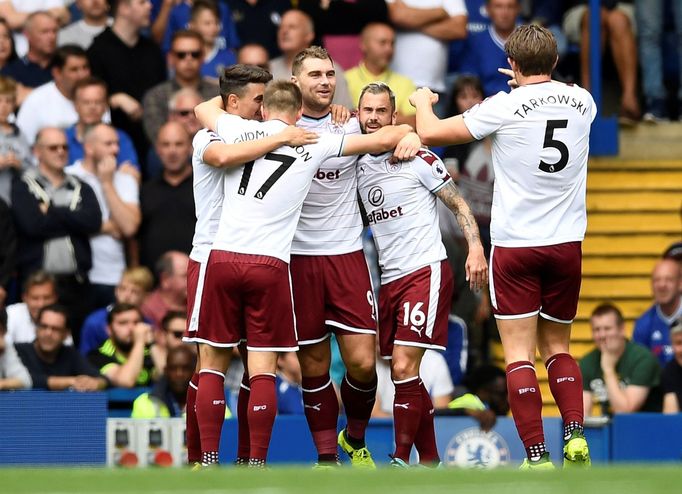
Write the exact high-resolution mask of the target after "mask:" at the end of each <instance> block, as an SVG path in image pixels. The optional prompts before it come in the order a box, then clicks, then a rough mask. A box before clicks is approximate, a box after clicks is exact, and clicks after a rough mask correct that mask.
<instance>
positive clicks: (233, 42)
mask: <svg viewBox="0 0 682 494" xmlns="http://www.w3.org/2000/svg"><path fill="white" fill-rule="evenodd" d="M193 3H194V2H193V0H179V1H177V2H175V6H174V7H173V9H172V10H171V12H170V14H169V16H168V27H166V28H165V29H163V31H164V35H163V42H162V43H161V47H162V48H163V51H164V52H167V51H169V50H170V49H171V44H172V39H173V36H174V35H175V33H176V32H177V31H180V30H183V29H187V28H188V27H189V23H190V20H191V17H192V4H193ZM213 3H217V4H218V9H219V10H220V26H221V29H220V36H219V37H218V39H217V46H218V47H219V48H220V49H228V50H236V49H237V48H239V36H237V28H236V27H234V24H233V23H232V13H231V12H230V8H229V7H228V6H227V4H226V3H224V2H217V1H215V0H214V1H213ZM159 17H160V16H159ZM158 25H159V18H158V17H157V19H156V21H155V22H154V26H153V27H152V32H154V30H155V29H158Z"/></svg>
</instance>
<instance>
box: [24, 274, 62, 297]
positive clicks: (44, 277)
mask: <svg viewBox="0 0 682 494" xmlns="http://www.w3.org/2000/svg"><path fill="white" fill-rule="evenodd" d="M47 283H49V284H51V285H52V287H53V288H54V289H55V291H56V290H57V280H55V278H54V276H52V275H51V274H50V273H47V272H45V271H42V270H38V271H34V272H32V273H31V274H29V275H28V278H26V281H24V287H23V288H24V292H23V293H26V292H28V291H29V290H30V289H31V288H33V287H34V286H40V285H46V284H47Z"/></svg>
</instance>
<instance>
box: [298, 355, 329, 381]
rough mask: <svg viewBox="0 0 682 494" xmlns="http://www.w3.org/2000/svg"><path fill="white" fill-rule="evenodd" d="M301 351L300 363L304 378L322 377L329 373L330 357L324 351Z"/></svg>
mask: <svg viewBox="0 0 682 494" xmlns="http://www.w3.org/2000/svg"><path fill="white" fill-rule="evenodd" d="M311 350H312V349H310V350H309V349H305V350H304V349H301V350H300V351H299V352H298V361H299V363H300V364H301V373H302V374H303V375H304V376H320V375H322V374H324V373H325V372H329V365H330V357H329V356H328V355H325V354H324V352H322V351H314V350H312V351H311Z"/></svg>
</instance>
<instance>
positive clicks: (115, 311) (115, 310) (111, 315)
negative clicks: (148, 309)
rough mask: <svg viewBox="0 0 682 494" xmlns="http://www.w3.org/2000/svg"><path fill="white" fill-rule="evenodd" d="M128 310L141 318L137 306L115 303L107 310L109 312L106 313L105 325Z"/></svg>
mask: <svg viewBox="0 0 682 494" xmlns="http://www.w3.org/2000/svg"><path fill="white" fill-rule="evenodd" d="M130 310H134V311H135V312H137V313H138V314H139V316H140V317H142V312H140V308H139V307H138V306H136V305H133V304H125V303H116V304H114V305H113V306H112V307H111V309H109V312H108V313H107V324H111V323H112V322H114V319H115V318H116V316H117V315H119V314H121V313H123V312H128V311H130Z"/></svg>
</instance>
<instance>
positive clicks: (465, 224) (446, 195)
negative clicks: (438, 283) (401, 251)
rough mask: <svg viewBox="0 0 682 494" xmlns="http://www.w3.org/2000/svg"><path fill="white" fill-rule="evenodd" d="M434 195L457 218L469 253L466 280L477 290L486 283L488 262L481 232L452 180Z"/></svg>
mask: <svg viewBox="0 0 682 494" xmlns="http://www.w3.org/2000/svg"><path fill="white" fill-rule="evenodd" d="M436 195H437V196H438V198H439V199H440V200H441V201H443V203H444V204H445V205H446V206H447V207H448V209H450V211H452V213H453V214H454V215H455V218H457V223H459V227H460V229H461V230H462V233H463V234H464V238H465V239H466V241H467V244H468V245H469V255H468V256H467V260H466V265H465V269H466V280H467V281H468V282H469V286H470V287H471V289H472V290H477V289H479V288H481V287H483V285H485V284H486V283H488V263H487V262H486V260H485V254H484V253H483V244H481V234H480V233H479V231H478V225H477V224H476V219H475V218H474V215H473V213H472V212H471V208H470V207H469V205H468V204H467V202H466V201H465V200H464V198H463V197H462V194H460V192H459V189H458V188H457V186H456V185H455V183H454V182H453V181H452V180H450V181H449V182H448V183H447V184H445V185H444V186H443V187H441V188H440V189H439V190H438V191H437V192H436Z"/></svg>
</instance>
